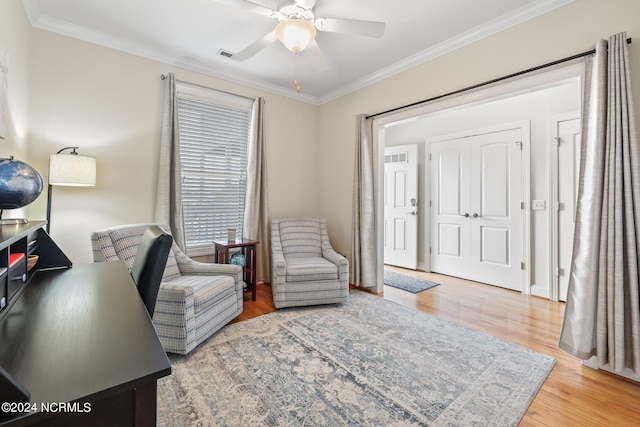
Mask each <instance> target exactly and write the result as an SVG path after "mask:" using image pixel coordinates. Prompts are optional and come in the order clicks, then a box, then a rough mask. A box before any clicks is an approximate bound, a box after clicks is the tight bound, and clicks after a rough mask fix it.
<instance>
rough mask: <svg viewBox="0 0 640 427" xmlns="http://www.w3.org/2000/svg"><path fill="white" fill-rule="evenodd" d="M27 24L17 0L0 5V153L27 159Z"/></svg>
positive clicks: (10, 213) (13, 214)
mask: <svg viewBox="0 0 640 427" xmlns="http://www.w3.org/2000/svg"><path fill="white" fill-rule="evenodd" d="M30 28H31V27H30V25H29V22H28V21H27V18H26V16H25V14H24V11H23V10H22V4H21V3H20V2H19V1H9V2H2V5H0V46H1V47H4V49H5V50H6V52H7V54H8V55H9V72H8V74H7V78H8V98H9V99H8V111H7V123H6V125H7V135H6V138H5V139H0V157H3V158H6V157H9V156H14V157H15V158H16V159H18V160H22V161H27V160H28V159H27V129H28V126H29V114H28V111H29V69H30V68H29V40H30ZM3 216H4V218H10V217H24V216H25V213H24V212H22V211H21V210H19V212H13V211H6V212H4V215H3Z"/></svg>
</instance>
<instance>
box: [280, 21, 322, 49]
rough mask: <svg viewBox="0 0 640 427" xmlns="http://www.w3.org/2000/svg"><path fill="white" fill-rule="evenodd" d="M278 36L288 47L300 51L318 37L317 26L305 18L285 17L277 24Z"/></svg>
mask: <svg viewBox="0 0 640 427" xmlns="http://www.w3.org/2000/svg"><path fill="white" fill-rule="evenodd" d="M276 37H278V40H280V41H281V42H282V43H283V44H284V45H285V46H286V47H287V49H289V50H290V51H292V52H295V53H298V52H300V51H302V50H304V49H305V48H306V47H307V46H309V43H311V42H312V41H313V39H314V38H315V37H316V27H314V26H313V24H312V23H311V22H309V21H306V20H304V19H285V20H284V21H281V22H280V23H279V24H278V25H277V26H276Z"/></svg>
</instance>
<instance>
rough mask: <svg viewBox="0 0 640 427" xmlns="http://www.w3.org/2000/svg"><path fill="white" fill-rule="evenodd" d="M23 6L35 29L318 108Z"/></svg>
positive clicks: (298, 96) (28, 0) (302, 97)
mask: <svg viewBox="0 0 640 427" xmlns="http://www.w3.org/2000/svg"><path fill="white" fill-rule="evenodd" d="M22 3H23V5H24V8H25V12H26V13H27V17H28V18H29V20H30V22H31V25H32V26H33V27H34V28H38V29H41V30H45V31H50V32H53V33H56V34H60V35H63V36H66V37H71V38H74V39H79V40H83V41H85V42H88V43H91V44H97V45H100V46H104V47H107V48H111V49H115V50H118V51H121V52H125V53H129V54H132V55H135V56H139V57H142V58H147V59H151V60H154V61H158V62H162V63H164V64H168V65H173V66H176V67H179V68H183V69H186V70H189V71H195V72H198V73H201V74H206V75H208V76H211V77H215V78H218V79H221V80H226V81H229V82H231V83H236V84H241V85H243V86H248V87H250V88H253V89H257V90H261V91H265V92H269V93H273V94H276V95H281V96H284V97H287V98H291V99H295V100H297V101H303V102H306V103H309V104H313V105H318V103H317V102H318V101H317V98H316V97H314V96H311V95H308V94H304V93H298V92H297V91H295V90H292V89H291V90H290V89H285V88H283V87H282V86H278V85H274V84H270V83H266V82H261V81H258V80H255V79H248V78H244V77H240V76H238V75H236V74H232V73H226V72H221V71H220V70H218V69H214V68H213V66H212V65H211V64H208V63H205V62H202V61H198V60H196V59H193V58H179V57H178V56H177V55H176V56H174V55H171V54H170V53H167V52H165V51H162V50H161V49H149V48H146V47H144V46H140V45H139V44H137V43H131V42H129V41H128V40H125V39H122V38H118V37H114V36H111V35H108V34H105V33H102V32H100V31H95V30H92V29H90V28H87V27H84V26H81V25H76V24H72V23H70V22H67V21H63V20H60V19H56V18H51V17H49V16H45V15H42V14H41V13H40V11H39V8H38V7H37V4H36V2H34V1H32V0H22Z"/></svg>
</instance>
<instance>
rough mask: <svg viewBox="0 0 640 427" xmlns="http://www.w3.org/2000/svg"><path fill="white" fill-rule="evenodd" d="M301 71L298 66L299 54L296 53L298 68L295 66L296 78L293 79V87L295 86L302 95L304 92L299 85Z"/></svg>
mask: <svg viewBox="0 0 640 427" xmlns="http://www.w3.org/2000/svg"><path fill="white" fill-rule="evenodd" d="M299 71H300V67H299V65H298V53H297V52H296V66H295V77H294V79H293V86H295V88H296V91H297V92H298V93H300V91H301V90H302V89H301V88H300V84H299V83H298V73H299Z"/></svg>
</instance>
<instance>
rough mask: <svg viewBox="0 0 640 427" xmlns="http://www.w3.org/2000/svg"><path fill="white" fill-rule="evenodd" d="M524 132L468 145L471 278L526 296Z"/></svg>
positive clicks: (489, 136) (490, 136) (479, 138)
mask: <svg viewBox="0 0 640 427" xmlns="http://www.w3.org/2000/svg"><path fill="white" fill-rule="evenodd" d="M520 144H522V131H521V129H510V130H505V131H500V132H493V133H486V134H482V135H477V136H474V137H473V138H471V139H470V142H469V145H470V151H471V154H470V158H471V163H470V167H471V171H470V175H471V181H470V186H471V191H470V193H471V211H472V212H471V218H470V221H469V222H470V225H471V227H470V233H471V242H470V243H471V258H470V269H471V273H472V275H471V277H473V278H474V280H478V281H482V282H486V283H491V284H494V285H499V286H502V287H504V288H508V289H513V290H517V291H522V267H521V262H522V208H521V202H522V198H521V194H522V171H521V169H522V161H521V155H522V151H521V148H520Z"/></svg>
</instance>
